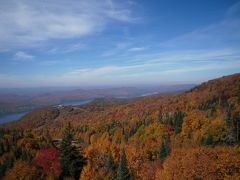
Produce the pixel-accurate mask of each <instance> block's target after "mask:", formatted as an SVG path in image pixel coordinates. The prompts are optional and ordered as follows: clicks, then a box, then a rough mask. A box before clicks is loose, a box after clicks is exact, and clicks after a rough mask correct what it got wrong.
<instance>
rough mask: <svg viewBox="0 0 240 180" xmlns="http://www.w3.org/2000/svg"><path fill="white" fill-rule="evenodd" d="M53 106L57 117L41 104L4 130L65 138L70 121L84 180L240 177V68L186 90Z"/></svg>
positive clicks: (81, 175)
mask: <svg viewBox="0 0 240 180" xmlns="http://www.w3.org/2000/svg"><path fill="white" fill-rule="evenodd" d="M47 111H48V112H50V113H49V114H50V115H51V118H49V117H50V116H47V117H48V118H45V115H47V113H43V112H44V110H43V111H41V113H40V112H35V115H32V116H25V117H24V119H23V120H21V121H19V122H14V123H10V124H6V125H4V128H19V129H24V130H25V131H26V130H27V129H31V133H32V134H33V135H34V136H35V137H38V136H39V135H40V134H43V132H46V131H47V132H49V134H50V135H51V136H52V138H53V139H59V138H62V134H63V133H64V132H65V128H66V127H67V126H68V123H71V126H72V128H73V130H72V132H71V133H72V140H74V143H75V144H77V145H78V146H81V147H82V153H83V154H84V157H85V158H86V161H87V163H86V164H85V165H84V166H83V169H81V171H79V172H81V174H79V175H76V177H78V176H80V177H81V179H116V178H118V179H130V178H132V179H206V178H207V179H224V178H225V179H234V178H235V179H239V178H240V168H239V163H240V157H239V153H240V146H239V142H240V133H239V132H240V74H234V75H231V76H226V77H222V78H219V79H215V80H211V81H209V82H206V83H203V84H201V85H200V86H197V87H195V88H193V89H191V90H190V91H188V92H185V93H181V94H175V95H172V94H165V95H155V96H149V97H143V98H138V99H135V100H132V101H129V102H127V103H126V102H124V103H111V102H109V101H105V102H104V103H101V101H97V102H94V103H90V104H86V105H83V106H79V107H64V108H60V109H56V108H53V109H51V110H49V109H48V110H47ZM55 112H57V113H55ZM38 113H40V114H39V115H38ZM41 114H43V115H41ZM28 117H29V118H28ZM30 117H31V118H30ZM32 117H36V118H35V119H33V118H32ZM39 117H42V118H40V121H41V123H39V120H36V119H37V118H39ZM61 152H64V151H63V150H61ZM76 156H77V152H76ZM14 167H15V163H14V166H13V168H12V169H13V170H14ZM10 169H11V168H10ZM68 174H70V173H68Z"/></svg>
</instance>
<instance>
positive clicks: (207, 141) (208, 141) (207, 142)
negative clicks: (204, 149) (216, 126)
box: [203, 134, 213, 146]
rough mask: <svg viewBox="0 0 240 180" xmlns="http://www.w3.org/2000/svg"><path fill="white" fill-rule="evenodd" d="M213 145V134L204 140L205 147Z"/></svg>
mask: <svg viewBox="0 0 240 180" xmlns="http://www.w3.org/2000/svg"><path fill="white" fill-rule="evenodd" d="M212 144H213V137H212V135H211V134H208V135H207V137H206V138H204V140H203V145H205V146H208V145H212Z"/></svg>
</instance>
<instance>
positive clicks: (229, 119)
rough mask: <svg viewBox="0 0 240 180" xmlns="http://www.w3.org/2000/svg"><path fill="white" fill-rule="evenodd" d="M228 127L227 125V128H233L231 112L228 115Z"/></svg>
mask: <svg viewBox="0 0 240 180" xmlns="http://www.w3.org/2000/svg"><path fill="white" fill-rule="evenodd" d="M226 125H227V128H230V127H231V113H230V112H228V113H227V117H226Z"/></svg>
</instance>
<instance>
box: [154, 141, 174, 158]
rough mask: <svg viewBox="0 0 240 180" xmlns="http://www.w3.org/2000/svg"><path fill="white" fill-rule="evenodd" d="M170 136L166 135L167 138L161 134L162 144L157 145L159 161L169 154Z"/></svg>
mask: <svg viewBox="0 0 240 180" xmlns="http://www.w3.org/2000/svg"><path fill="white" fill-rule="evenodd" d="M170 144H171V142H170V136H168V137H167V138H165V136H163V138H162V144H161V145H160V147H159V151H158V154H157V157H158V159H160V160H161V161H164V160H165V159H166V157H167V156H168V155H169V154H170V152H171V151H170Z"/></svg>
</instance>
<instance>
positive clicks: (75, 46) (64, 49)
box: [48, 43, 86, 54]
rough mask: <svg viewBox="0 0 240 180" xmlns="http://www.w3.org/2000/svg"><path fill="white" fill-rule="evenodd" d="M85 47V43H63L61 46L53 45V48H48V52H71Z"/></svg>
mask: <svg viewBox="0 0 240 180" xmlns="http://www.w3.org/2000/svg"><path fill="white" fill-rule="evenodd" d="M85 47H86V45H84V44H81V43H75V44H70V45H65V46H63V47H54V48H52V49H50V50H49V51H48V52H49V53H51V54H56V53H71V52H75V51H79V50H81V49H83V48H85Z"/></svg>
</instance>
